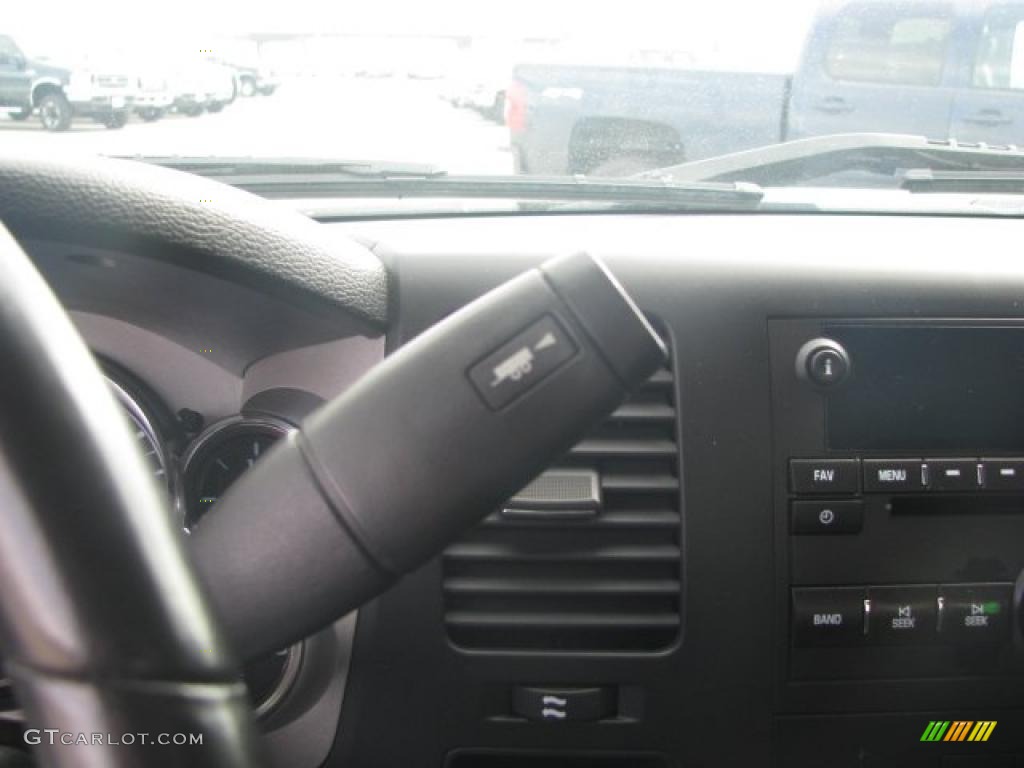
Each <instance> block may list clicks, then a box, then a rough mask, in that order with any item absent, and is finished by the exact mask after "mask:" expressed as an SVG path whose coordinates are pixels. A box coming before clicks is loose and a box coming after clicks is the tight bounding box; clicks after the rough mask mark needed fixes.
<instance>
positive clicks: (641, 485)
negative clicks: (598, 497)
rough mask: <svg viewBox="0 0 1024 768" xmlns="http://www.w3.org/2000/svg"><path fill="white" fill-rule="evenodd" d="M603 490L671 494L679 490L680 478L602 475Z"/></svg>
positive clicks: (668, 476)
mask: <svg viewBox="0 0 1024 768" xmlns="http://www.w3.org/2000/svg"><path fill="white" fill-rule="evenodd" d="M601 489H602V490H604V491H632V492H634V493H670V492H673V491H678V490H679V478H678V477H673V476H672V475H626V474H614V475H602V476H601Z"/></svg>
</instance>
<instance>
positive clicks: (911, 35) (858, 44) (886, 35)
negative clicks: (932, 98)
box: [825, 6, 952, 86]
mask: <svg viewBox="0 0 1024 768" xmlns="http://www.w3.org/2000/svg"><path fill="white" fill-rule="evenodd" d="M951 29H952V22H951V20H950V18H949V17H948V16H946V15H944V14H941V13H927V14H924V13H921V12H916V13H915V14H914V15H898V14H896V13H893V11H892V9H891V8H885V7H880V8H879V7H872V6H854V7H852V8H850V9H849V10H848V11H847V12H846V13H845V14H843V15H842V16H841V17H840V18H838V19H837V20H836V27H835V31H834V34H833V37H832V41H831V44H830V45H829V48H828V51H827V53H826V55H825V69H826V71H827V72H828V74H829V75H830V76H831V77H833V78H834V79H836V80H854V81H862V82H874V83H894V84H896V83H898V84H904V85H922V86H935V85H938V84H939V83H940V81H941V80H942V69H943V65H944V63H945V58H946V45H947V43H948V41H949V36H950V31H951Z"/></svg>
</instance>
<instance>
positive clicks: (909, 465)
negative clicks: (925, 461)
mask: <svg viewBox="0 0 1024 768" xmlns="http://www.w3.org/2000/svg"><path fill="white" fill-rule="evenodd" d="M863 465H864V490H865V491H874V492H883V493H884V492H890V493H891V492H900V491H920V490H922V489H923V488H924V481H923V476H922V474H921V460H920V459H864V462H863Z"/></svg>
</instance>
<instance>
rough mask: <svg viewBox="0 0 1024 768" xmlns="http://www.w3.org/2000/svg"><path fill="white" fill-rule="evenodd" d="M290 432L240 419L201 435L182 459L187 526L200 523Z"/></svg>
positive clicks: (280, 424) (279, 424)
mask: <svg viewBox="0 0 1024 768" xmlns="http://www.w3.org/2000/svg"><path fill="white" fill-rule="evenodd" d="M292 429H294V427H292V425H290V424H288V423H287V422H284V421H281V420H279V419H275V418H273V417H258V418H257V417H251V418H247V417H242V416H239V417H236V418H233V419H227V420H225V421H221V422H218V423H217V424H214V425H213V426H212V427H210V428H209V429H208V430H207V431H206V432H205V433H203V434H202V435H200V436H199V438H198V439H197V440H196V442H195V444H194V445H193V446H192V448H191V450H190V451H189V454H188V456H186V457H185V507H186V516H185V517H186V519H185V522H186V525H187V526H188V527H192V526H193V525H195V524H196V523H197V522H199V519H200V518H201V517H202V516H203V515H204V514H206V511H207V510H209V509H210V508H211V507H212V506H213V505H214V504H216V503H217V500H218V499H219V498H220V497H221V496H222V495H223V494H224V492H225V491H226V490H227V489H228V488H229V487H230V486H231V484H232V483H234V482H235V481H236V480H237V479H238V478H239V477H241V476H242V475H243V474H244V473H245V471H246V470H247V469H249V468H250V467H252V466H253V465H254V464H256V462H258V461H259V460H260V459H261V458H262V457H263V456H264V454H266V452H267V451H268V450H269V449H270V448H271V446H273V444H274V443H276V442H277V441H278V440H280V439H281V437H283V436H284V435H285V434H287V433H288V432H289V431H291V430H292Z"/></svg>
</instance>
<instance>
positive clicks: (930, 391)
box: [825, 325, 1024, 451]
mask: <svg viewBox="0 0 1024 768" xmlns="http://www.w3.org/2000/svg"><path fill="white" fill-rule="evenodd" d="M825 335H827V336H828V337H829V338H832V339H835V340H836V341H838V342H839V343H840V344H842V345H843V346H844V347H845V348H846V350H847V352H848V353H849V356H850V361H851V372H850V377H849V378H848V379H847V380H846V381H845V382H843V383H842V384H841V385H840V386H839V388H838V389H837V390H836V391H834V392H831V393H829V394H828V395H827V398H826V400H827V405H826V432H827V442H828V445H829V447H830V448H833V449H840V450H880V451H881V450H905V451H918V450H921V451H926V450H929V449H934V450H939V449H949V450H965V451H966V450H972V451H985V450H989V451H1018V450H1020V451H1024V326H1020V327H981V326H973V327H972V326H928V327H922V326H877V325H876V326H863V325H862V326H853V325H845V326H844V325H835V326H831V327H829V328H827V329H826V330H825Z"/></svg>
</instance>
